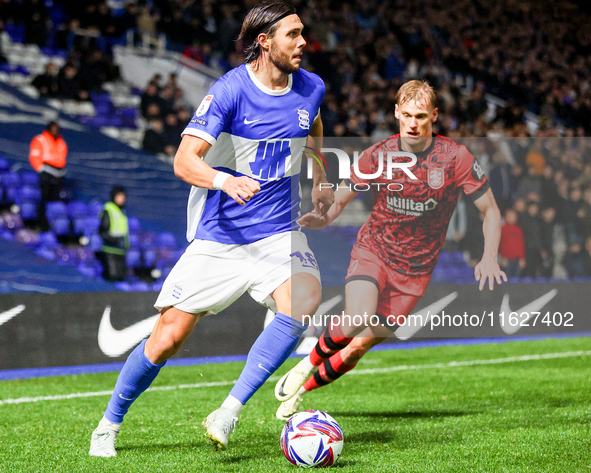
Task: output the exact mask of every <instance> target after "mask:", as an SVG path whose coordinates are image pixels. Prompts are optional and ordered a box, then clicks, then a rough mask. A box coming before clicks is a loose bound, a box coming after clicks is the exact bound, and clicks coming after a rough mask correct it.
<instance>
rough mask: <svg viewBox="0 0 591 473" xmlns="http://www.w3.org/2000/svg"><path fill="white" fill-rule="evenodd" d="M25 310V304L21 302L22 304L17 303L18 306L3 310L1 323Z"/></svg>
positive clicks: (0, 315) (0, 316)
mask: <svg viewBox="0 0 591 473" xmlns="http://www.w3.org/2000/svg"><path fill="white" fill-rule="evenodd" d="M23 310H25V306H24V305H22V304H21V305H17V306H16V307H13V308H12V309H10V310H7V311H6V312H2V313H1V314H0V325H2V324H5V323H6V322H8V321H9V320H10V319H12V318H13V317H16V316H17V315H18V314H20V313H21V312H22V311H23Z"/></svg>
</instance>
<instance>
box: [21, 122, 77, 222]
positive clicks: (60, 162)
mask: <svg viewBox="0 0 591 473" xmlns="http://www.w3.org/2000/svg"><path fill="white" fill-rule="evenodd" d="M67 154H68V145H66V142H65V141H64V139H63V138H62V136H61V135H60V127H59V125H58V124H57V123H56V122H50V123H49V124H48V125H47V128H46V129H45V131H44V132H43V133H41V134H40V135H37V136H36V137H35V138H33V140H32V141H31V146H30V149H29V161H30V162H31V166H33V169H34V170H35V171H37V173H38V174H39V186H40V188H41V202H40V203H39V212H38V214H39V217H38V218H39V225H40V227H41V230H42V231H47V230H49V224H48V222H47V219H46V217H45V204H46V203H47V202H52V201H55V200H60V193H61V191H62V177H63V176H64V175H65V174H66V170H65V167H66V156H67Z"/></svg>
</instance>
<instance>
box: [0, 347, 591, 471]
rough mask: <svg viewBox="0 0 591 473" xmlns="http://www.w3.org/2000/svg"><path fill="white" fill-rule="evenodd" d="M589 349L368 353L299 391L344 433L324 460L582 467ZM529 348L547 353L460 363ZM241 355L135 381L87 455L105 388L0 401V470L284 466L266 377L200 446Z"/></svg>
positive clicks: (348, 464) (344, 466)
mask: <svg viewBox="0 0 591 473" xmlns="http://www.w3.org/2000/svg"><path fill="white" fill-rule="evenodd" d="M573 352H581V353H578V354H577V353H573ZM557 353H568V356H563V357H558V356H556V354H557ZM589 353H591V339H589V338H576V339H562V340H544V341H532V342H514V343H504V344H495V345H474V346H448V347H436V348H424V349H415V350H394V351H382V352H373V353H369V354H368V355H367V356H366V357H365V358H364V359H363V360H362V362H361V363H360V364H359V366H358V367H357V368H356V369H355V370H354V371H353V372H351V373H350V374H348V375H346V376H344V377H343V378H342V379H340V380H339V381H337V382H336V383H334V384H332V385H331V386H328V387H326V388H323V389H320V390H317V391H315V392H313V393H310V394H309V395H308V396H307V397H306V398H305V400H304V406H303V407H304V408H315V409H321V410H324V411H326V412H328V413H329V414H331V415H332V416H333V417H334V418H335V419H336V420H337V421H338V422H339V423H340V425H341V427H342V429H343V432H344V435H345V445H344V449H343V454H342V456H341V458H340V460H339V461H338V462H337V464H336V465H335V466H334V467H333V468H334V469H335V470H336V471H342V472H349V471H351V472H374V471H375V472H378V471H379V472H382V471H384V472H405V473H407V472H417V473H425V472H454V473H461V472H516V473H517V472H519V473H521V472H568V473H573V472H582V471H590V470H591V429H590V426H591V356H589ZM541 354H544V355H545V354H551V356H548V357H545V358H544V357H539V356H534V357H530V358H529V359H523V358H522V359H517V360H513V361H507V360H505V361H503V362H497V363H489V362H486V363H484V362H482V363H480V362H479V363H474V360H499V359H503V358H511V357H524V356H527V355H541ZM295 362H296V360H289V361H288V363H287V364H286V366H284V367H282V369H281V370H280V373H284V372H285V371H286V369H287V368H288V366H291V365H293V364H295ZM461 362H464V363H461ZM242 366H243V364H242V363H227V364H221V365H201V366H193V367H175V368H164V369H163V370H162V372H161V373H160V375H159V377H158V378H157V380H156V381H155V383H154V386H155V387H161V388H162V387H166V386H170V387H175V386H179V385H191V384H195V383H214V384H213V385H210V386H205V385H202V386H201V387H198V388H195V387H188V386H185V387H182V388H174V389H169V390H164V389H161V390H154V391H149V392H146V393H144V394H143V395H142V396H141V397H140V398H139V400H138V401H136V402H135V404H134V405H133V406H132V408H131V410H130V412H129V414H128V415H127V417H126V421H125V423H124V425H123V429H122V432H121V434H120V436H119V440H118V443H117V447H118V452H119V453H118V456H117V457H116V458H111V459H102V458H91V457H89V456H88V445H89V439H90V434H91V432H92V430H93V429H94V427H95V425H96V423H97V422H98V420H99V419H100V417H101V415H102V412H103V410H104V408H105V405H106V403H107V401H108V398H109V396H108V395H105V394H102V395H97V396H92V397H77V398H72V399H60V400H43V401H38V402H26V403H20V404H7V403H1V404H0V472H21V471H23V472H37V471H39V472H50V471H61V472H83V471H84V472H86V471H87V472H98V471H101V472H102V471H113V472H115V471H116V472H136V471H137V472H146V471H150V472H152V471H154V472H226V471H228V472H274V473H275V472H290V471H291V472H295V471H298V468H296V467H294V466H292V465H291V464H290V463H288V462H287V460H286V459H285V458H284V457H283V454H282V452H281V449H280V448H279V436H280V432H281V428H282V426H283V423H282V422H279V421H277V420H275V418H274V414H275V410H276V408H277V405H278V403H277V402H276V401H275V399H274V397H273V386H274V383H273V382H269V383H267V384H266V385H265V386H264V387H263V388H262V389H261V390H260V391H259V392H258V393H257V394H256V395H255V396H254V397H253V399H252V400H251V401H250V402H249V404H248V405H247V406H246V408H245V409H244V411H243V414H242V416H241V420H240V424H239V426H238V427H237V430H236V432H235V433H234V434H233V435H232V437H230V448H229V450H228V451H227V452H223V453H214V452H212V451H211V449H210V447H209V445H208V444H207V443H206V441H205V438H204V436H203V429H202V427H201V425H200V423H201V420H202V419H203V417H204V416H206V415H207V414H208V413H209V412H210V411H211V410H213V409H215V408H216V407H218V406H219V404H220V403H221V401H222V400H223V399H224V398H225V396H226V395H227V393H228V391H229V388H230V386H229V385H228V384H227V383H224V382H225V381H226V382H229V381H232V380H234V379H236V378H237V376H238V375H239V373H240V370H241V368H242ZM371 370H373V371H374V373H371V372H370V371H371ZM376 370H377V371H379V373H375V371H376ZM355 372H356V373H355ZM353 373H355V374H353ZM116 377H117V373H105V374H95V375H81V376H70V377H53V378H38V379H28V380H20V381H5V382H0V400H6V399H19V398H24V397H29V398H30V397H37V396H56V395H64V394H72V393H91V392H100V391H110V390H112V389H113V386H114V384H115V380H116ZM215 383H217V384H215Z"/></svg>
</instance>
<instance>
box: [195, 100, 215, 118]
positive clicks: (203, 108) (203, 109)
mask: <svg viewBox="0 0 591 473" xmlns="http://www.w3.org/2000/svg"><path fill="white" fill-rule="evenodd" d="M212 101H213V95H206V96H205V97H203V100H202V101H201V103H200V104H199V107H198V108H197V111H196V112H195V116H196V117H200V116H202V115H205V114H206V113H207V111H208V110H209V106H210V105H211V102H212Z"/></svg>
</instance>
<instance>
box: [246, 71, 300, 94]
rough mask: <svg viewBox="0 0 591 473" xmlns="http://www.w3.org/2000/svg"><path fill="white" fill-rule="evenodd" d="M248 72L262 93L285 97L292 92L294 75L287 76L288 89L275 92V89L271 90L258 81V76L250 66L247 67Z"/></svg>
mask: <svg viewBox="0 0 591 473" xmlns="http://www.w3.org/2000/svg"><path fill="white" fill-rule="evenodd" d="M246 70H247V71H248V76H249V77H250V78H251V80H252V81H253V82H254V85H256V86H257V87H258V89H259V90H261V91H262V92H264V93H265V94H267V95H277V96H279V95H285V94H287V93H288V92H289V91H290V90H291V86H292V85H293V76H292V74H289V75H288V76H287V87H285V88H283V89H281V90H273V89H270V88H269V87H267V86H266V85H264V84H263V83H262V82H261V81H260V80H258V79H257V76H255V74H254V72H253V71H252V68H251V67H250V64H247V65H246Z"/></svg>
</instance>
